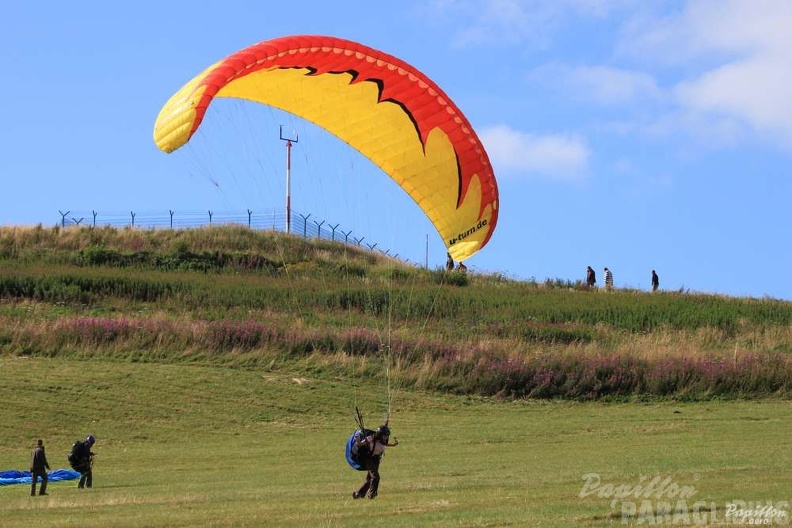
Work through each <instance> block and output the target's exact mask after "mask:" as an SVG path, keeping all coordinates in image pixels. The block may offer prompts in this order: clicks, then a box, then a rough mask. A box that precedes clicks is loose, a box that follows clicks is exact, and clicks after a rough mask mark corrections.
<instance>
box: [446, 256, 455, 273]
mask: <svg viewBox="0 0 792 528" xmlns="http://www.w3.org/2000/svg"><path fill="white" fill-rule="evenodd" d="M446 256H447V258H446V271H454V259H453V258H451V253H446Z"/></svg>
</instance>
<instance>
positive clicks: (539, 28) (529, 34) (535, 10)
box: [428, 0, 641, 45]
mask: <svg viewBox="0 0 792 528" xmlns="http://www.w3.org/2000/svg"><path fill="white" fill-rule="evenodd" d="M640 1H641V0H435V1H434V2H432V3H431V4H430V7H429V9H428V11H431V12H433V13H435V14H437V15H439V16H460V17H463V19H464V20H466V22H464V23H463V24H462V27H461V29H459V30H458V32H457V35H456V38H455V41H456V43H457V44H459V45H475V44H482V43H507V44H516V43H519V42H526V41H527V42H532V43H533V44H535V45H544V44H545V43H546V42H547V37H548V36H549V35H551V34H552V32H553V31H555V30H556V29H557V28H558V27H559V26H560V25H562V24H564V23H565V22H566V21H567V20H568V18H569V17H570V16H573V15H584V16H595V17H603V16H605V15H607V14H608V13H609V12H611V11H613V10H615V9H619V8H622V7H624V6H629V5H633V4H635V3H636V2H640Z"/></svg>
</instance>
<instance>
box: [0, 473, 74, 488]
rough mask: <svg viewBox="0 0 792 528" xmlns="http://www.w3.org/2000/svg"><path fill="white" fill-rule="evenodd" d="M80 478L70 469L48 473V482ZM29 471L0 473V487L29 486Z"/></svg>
mask: <svg viewBox="0 0 792 528" xmlns="http://www.w3.org/2000/svg"><path fill="white" fill-rule="evenodd" d="M76 478H80V473H79V472H77V471H73V470H71V469H56V470H53V471H50V472H49V481H50V482H58V481H59V480H74V479H76ZM30 481H31V476H30V471H16V470H13V469H11V470H8V471H0V486H8V485H9V484H30Z"/></svg>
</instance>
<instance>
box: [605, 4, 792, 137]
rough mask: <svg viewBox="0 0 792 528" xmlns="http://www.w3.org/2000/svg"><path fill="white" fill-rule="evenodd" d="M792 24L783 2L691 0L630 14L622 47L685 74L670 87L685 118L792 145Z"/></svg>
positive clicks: (790, 12) (789, 8) (633, 55)
mask: <svg viewBox="0 0 792 528" xmlns="http://www.w3.org/2000/svg"><path fill="white" fill-rule="evenodd" d="M790 27H792V2H788V1H786V0H755V1H753V2H745V1H740V0H692V1H690V2H688V3H687V4H686V5H685V8H684V9H683V10H682V11H680V12H678V13H674V14H671V15H667V16H665V17H658V18H648V17H636V18H633V19H632V20H631V21H630V22H629V23H627V24H625V25H624V28H625V31H624V34H623V38H622V40H621V42H620V43H619V44H618V45H617V50H618V52H619V54H620V55H622V56H629V57H631V58H633V59H637V60H640V61H643V63H645V64H661V65H665V66H666V67H669V68H671V67H673V68H677V69H678V70H679V71H681V72H683V73H682V75H683V77H682V78H681V79H680V80H679V81H678V82H676V83H675V84H674V86H672V87H671V88H670V92H671V93H672V94H673V96H674V97H675V100H676V103H677V105H678V109H677V111H678V112H684V113H688V114H691V115H688V116H687V117H685V120H687V121H690V122H700V121H701V120H702V119H710V120H712V124H713V127H718V128H719V129H720V130H721V131H723V130H724V129H723V126H722V125H723V123H724V122H726V123H729V125H730V126H729V128H731V129H732V130H733V131H735V132H736V133H737V134H738V135H739V136H744V135H746V134H751V133H758V134H759V135H760V136H761V137H764V138H770V141H772V142H774V143H776V144H781V145H784V146H785V147H787V148H792V106H791V105H789V103H788V100H789V93H790V91H792V31H790V30H789V28H790ZM696 115H697V116H696ZM734 125H738V126H739V128H741V130H738V128H735V127H734Z"/></svg>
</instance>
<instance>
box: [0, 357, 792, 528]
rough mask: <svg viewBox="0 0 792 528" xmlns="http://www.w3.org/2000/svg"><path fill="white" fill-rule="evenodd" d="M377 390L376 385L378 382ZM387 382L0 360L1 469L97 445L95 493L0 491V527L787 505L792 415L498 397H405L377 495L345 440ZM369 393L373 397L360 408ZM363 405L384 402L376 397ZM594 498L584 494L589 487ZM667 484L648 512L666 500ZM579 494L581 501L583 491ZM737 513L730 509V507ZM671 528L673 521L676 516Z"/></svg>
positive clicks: (633, 520)
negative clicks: (83, 444) (642, 487)
mask: <svg viewBox="0 0 792 528" xmlns="http://www.w3.org/2000/svg"><path fill="white" fill-rule="evenodd" d="M372 383H374V382H372ZM381 390H382V387H381V386H380V385H378V384H376V383H374V384H372V385H365V384H363V382H362V381H361V380H359V379H358V380H357V381H356V382H355V383H353V382H352V381H349V380H347V379H341V378H339V379H331V378H327V377H325V378H323V379H311V378H306V377H305V372H304V371H301V372H300V373H299V374H295V375H291V374H290V373H289V372H288V371H267V370H266V369H247V370H246V369H238V368H237V369H231V368H223V367H209V366H195V365H188V364H154V363H133V362H128V361H126V362H121V361H118V362H114V361H107V360H96V359H93V360H90V361H82V360H78V359H73V358H30V357H8V356H5V357H0V393H1V394H2V397H3V404H2V406H0V423H2V424H3V427H2V429H0V470H3V469H27V464H28V458H29V454H30V451H31V449H32V448H33V444H34V442H35V439H36V438H38V437H42V438H44V440H45V444H46V446H47V453H48V457H49V460H50V465H51V466H52V467H53V469H54V468H60V467H67V465H66V454H67V452H68V450H69V447H70V445H71V443H72V442H74V441H75V440H77V439H78V438H80V437H82V436H84V435H85V434H87V433H91V434H94V435H96V437H97V439H98V441H97V444H96V446H95V448H94V450H95V451H96V453H97V458H96V463H95V466H94V473H95V475H94V486H95V487H94V489H92V490H81V491H79V493H78V490H77V487H76V483H75V482H74V481H71V482H65V483H53V484H51V485H50V486H51V487H50V495H49V496H48V497H35V498H31V497H29V496H28V491H29V490H28V487H27V486H26V485H13V486H4V487H0V524H1V525H2V526H6V527H7V526H80V527H93V526H97V527H99V526H101V527H106V526H136V527H137V526H146V527H156V526H163V527H164V526H168V527H172V526H610V525H622V524H624V523H626V524H634V525H640V524H660V523H658V522H656V521H661V522H662V521H668V522H666V524H673V523H674V521H675V518H674V517H673V516H672V515H670V514H669V515H668V516H665V517H663V516H659V517H654V516H650V517H646V516H644V517H641V516H639V515H632V516H630V515H628V516H627V517H625V518H623V517H622V509H623V508H629V505H630V504H631V503H634V504H635V505H636V507H637V508H639V509H640V508H641V507H642V504H643V505H644V507H646V504H645V503H644V502H643V501H644V499H643V498H639V499H631V498H626V499H616V500H614V496H613V493H615V492H616V491H618V490H614V489H613V488H612V487H613V486H622V488H621V489H622V490H624V486H630V487H635V486H637V485H639V484H640V483H641V482H642V480H641V478H642V477H646V478H645V479H644V480H643V483H644V484H646V483H648V482H650V481H651V480H652V479H653V478H654V477H661V478H663V479H665V478H669V479H670V482H671V484H672V485H675V486H678V487H682V486H685V487H687V488H685V489H686V490H687V494H688V498H686V504H687V506H688V507H689V508H693V507H694V503H696V504H698V506H697V507H696V509H697V511H698V513H697V514H694V513H690V512H689V514H688V517H687V524H694V523H695V522H696V521H702V522H707V523H710V522H712V521H725V520H727V518H726V517H725V515H726V508H727V506H728V504H729V503H734V501H744V503H745V508H748V507H750V503H752V502H753V503H757V502H758V503H761V504H762V505H765V504H767V501H771V502H772V504H773V505H775V506H776V507H777V508H780V509H784V508H785V509H786V510H785V511H788V510H789V509H790V508H789V507H788V504H787V503H786V502H784V501H792V449H791V447H792V445H791V444H792V441H791V440H790V438H792V405H791V404H790V403H789V402H788V401H782V400H774V399H764V400H762V401H742V400H734V399H732V400H729V401H718V400H711V401H706V402H699V403H681V402H656V403H636V402H630V403H603V402H587V403H576V402H558V401H542V402H537V401H509V402H506V401H497V400H494V399H490V398H475V397H461V396H459V397H452V396H444V395H439V394H436V393H434V394H431V393H422V392H417V391H406V390H404V391H401V392H398V393H397V394H396V397H395V399H394V402H393V403H394V407H393V409H394V413H393V416H392V420H391V425H392V428H393V430H394V435H395V436H396V438H398V440H399V442H400V445H399V446H398V447H396V448H393V449H391V450H389V452H388V454H387V455H386V457H385V458H384V459H383V464H382V468H381V472H382V477H383V480H382V484H381V488H380V495H379V497H378V498H377V499H376V500H374V501H370V500H359V501H353V500H352V499H351V496H350V495H351V492H352V490H353V489H355V488H356V487H357V486H358V485H359V484H360V482H361V480H362V478H363V473H359V472H356V471H353V470H352V469H350V468H349V467H348V466H347V465H346V462H345V460H344V456H343V445H344V443H345V440H346V438H347V437H348V435H349V434H350V433H351V431H352V430H353V429H354V419H353V409H354V405H355V403H357V404H358V405H360V406H361V407H362V408H363V410H364V412H366V413H367V416H368V417H369V418H370V419H369V421H370V423H371V424H372V425H374V422H376V421H378V420H379V417H380V416H381V415H382V409H381V408H378V405H380V402H381V397H380V395H379V392H378V391H381ZM372 395H376V396H374V397H372ZM369 401H374V402H376V403H368V402H369ZM589 474H598V475H599V478H600V479H601V480H600V482H601V485H600V487H599V488H596V489H592V487H591V486H589V488H588V490H587V491H589V492H591V493H583V491H584V485H585V484H586V482H587V481H586V480H585V479H584V475H589ZM670 490H673V488H672V487H671V486H670V485H669V486H668V487H666V488H665V490H664V491H662V492H658V494H659V495H660V497H654V496H653V497H650V498H649V499H648V504H649V505H650V506H651V508H652V510H651V511H652V512H657V510H658V509H662V508H663V503H664V502H667V503H670V504H671V506H673V507H675V506H676V500H677V499H678V498H679V497H678V496H677V497H673V495H674V494H673V493H672V491H670ZM581 495H585V496H583V497H581ZM736 504H742V503H739V502H738V503H736ZM677 515H678V517H677V518H676V524H677V525H685V521H686V519H685V517H683V516H681V514H680V513H679V512H677Z"/></svg>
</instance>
